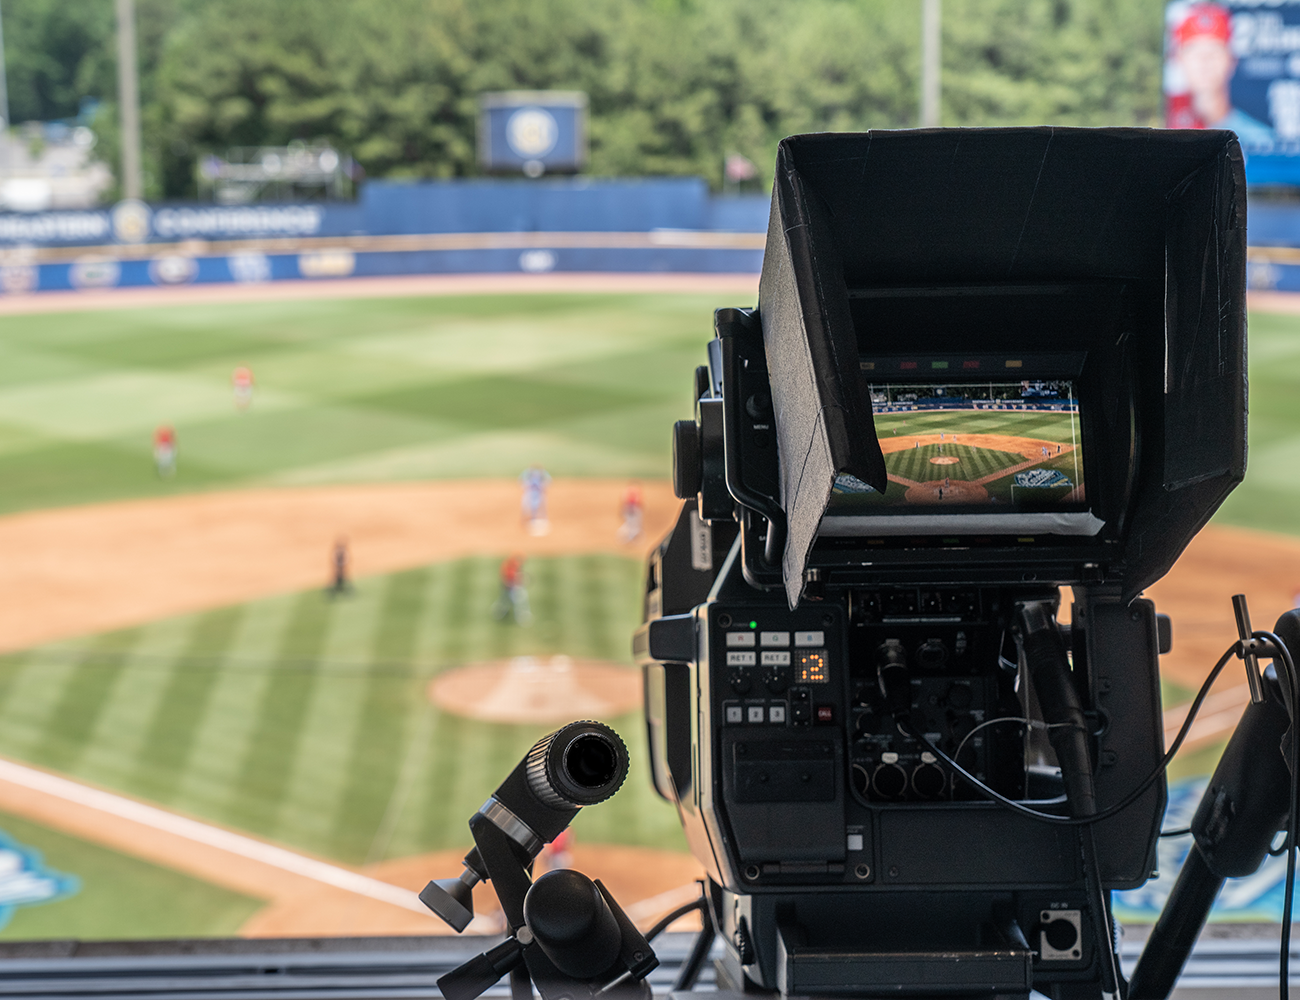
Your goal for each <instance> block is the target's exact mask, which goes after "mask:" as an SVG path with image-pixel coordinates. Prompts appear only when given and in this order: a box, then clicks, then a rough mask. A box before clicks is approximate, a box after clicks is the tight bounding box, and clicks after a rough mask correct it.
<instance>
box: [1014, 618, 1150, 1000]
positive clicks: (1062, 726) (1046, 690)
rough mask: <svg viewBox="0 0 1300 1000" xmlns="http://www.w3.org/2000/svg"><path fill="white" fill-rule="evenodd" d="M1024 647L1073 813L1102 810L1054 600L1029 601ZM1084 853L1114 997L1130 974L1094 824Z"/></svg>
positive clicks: (1084, 830)
mask: <svg viewBox="0 0 1300 1000" xmlns="http://www.w3.org/2000/svg"><path fill="white" fill-rule="evenodd" d="M1016 624H1017V630H1018V632H1019V639H1020V649H1021V653H1022V654H1023V656H1024V660H1025V666H1026V667H1027V668H1028V670H1029V679H1030V682H1031V683H1032V685H1033V688H1034V693H1035V694H1036V695H1037V696H1038V704H1039V706H1040V707H1041V708H1042V710H1043V718H1044V720H1045V721H1046V722H1047V723H1048V724H1049V726H1050V727H1051V728H1049V729H1048V734H1049V735H1048V738H1049V739H1050V740H1051V743H1052V749H1053V750H1055V751H1056V759H1057V762H1058V763H1059V764H1060V765H1061V777H1062V779H1063V780H1064V782H1065V797H1066V801H1067V802H1068V803H1069V806H1070V814H1071V815H1072V816H1074V817H1076V818H1085V817H1088V816H1091V815H1093V814H1094V813H1096V812H1097V788H1096V783H1095V782H1094V780H1093V767H1092V746H1091V739H1092V737H1091V733H1090V731H1089V727H1088V723H1087V717H1086V716H1085V715H1084V713H1083V704H1082V702H1081V701H1080V699H1079V690H1078V688H1076V687H1075V684H1074V677H1073V674H1072V672H1071V670H1070V661H1069V659H1068V657H1067V656H1066V652H1065V641H1064V639H1062V637H1061V630H1060V629H1059V628H1058V627H1057V624H1056V617H1055V614H1054V607H1053V604H1052V602H1050V601H1026V602H1023V603H1022V604H1020V606H1019V611H1018V614H1017V617H1016ZM1078 833H1079V853H1080V860H1081V862H1082V864H1081V867H1082V870H1083V881H1084V889H1085V891H1086V893H1087V896H1088V912H1089V915H1090V920H1091V922H1092V932H1093V937H1094V939H1095V940H1096V942H1097V952H1098V955H1099V956H1100V962H1099V965H1100V967H1101V986H1102V990H1103V991H1104V992H1105V993H1107V994H1109V995H1110V996H1112V997H1122V996H1123V995H1124V992H1123V991H1124V987H1125V985H1126V984H1125V982H1124V976H1123V973H1121V972H1120V968H1119V959H1118V958H1117V957H1116V955H1115V932H1114V929H1113V928H1112V926H1111V923H1110V906H1109V904H1108V902H1107V896H1106V891H1105V889H1104V888H1103V886H1102V884H1101V868H1100V865H1099V863H1098V860H1097V848H1096V844H1095V843H1094V841H1093V835H1092V826H1091V825H1090V824H1089V825H1085V826H1082V827H1079V828H1078Z"/></svg>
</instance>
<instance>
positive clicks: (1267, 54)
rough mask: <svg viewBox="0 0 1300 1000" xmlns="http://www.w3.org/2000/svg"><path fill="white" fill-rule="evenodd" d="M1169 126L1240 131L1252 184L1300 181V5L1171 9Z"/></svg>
mask: <svg viewBox="0 0 1300 1000" xmlns="http://www.w3.org/2000/svg"><path fill="white" fill-rule="evenodd" d="M1164 94H1165V125H1166V126H1167V127H1169V128H1223V129H1231V130H1232V131H1233V132H1236V133H1237V137H1238V139H1240V140H1241V145H1242V148H1243V150H1244V151H1245V153H1246V157H1247V167H1246V169H1247V177H1248V180H1249V181H1250V183H1252V184H1261V183H1264V184H1268V183H1300V0H1215V2H1209V0H1175V2H1173V3H1170V4H1169V5H1168V6H1167V7H1166V8H1165V65H1164Z"/></svg>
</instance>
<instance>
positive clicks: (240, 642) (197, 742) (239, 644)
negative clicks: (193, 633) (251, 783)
mask: <svg viewBox="0 0 1300 1000" xmlns="http://www.w3.org/2000/svg"><path fill="white" fill-rule="evenodd" d="M292 610H293V602H292V600H291V599H289V598H284V597H280V598H273V599H271V600H268V601H259V602H257V603H255V604H250V605H246V606H245V611H244V615H243V617H242V620H241V622H240V627H239V629H238V631H237V633H236V635H235V639H234V641H233V642H232V643H231V644H230V646H229V648H228V652H227V659H226V663H225V664H224V665H223V667H222V669H221V673H220V676H219V677H218V679H217V683H216V685H215V686H214V687H213V689H212V692H211V694H210V696H209V698H208V702H207V707H206V709H205V710H204V712H203V717H202V719H201V721H200V722H199V725H198V727H197V731H196V734H195V739H194V745H193V748H192V750H191V754H190V759H189V760H188V761H187V762H184V764H183V770H182V774H181V779H180V784H179V787H178V789H177V792H176V798H175V800H174V802H173V803H172V804H175V805H177V806H179V807H181V808H182V809H186V810H188V811H190V812H194V813H196V814H198V815H201V816H207V817H209V818H212V819H216V820H218V821H221V822H228V821H230V820H231V819H232V815H233V814H232V813H231V811H230V805H231V803H232V802H237V801H238V800H239V799H240V798H241V797H242V795H243V789H242V786H241V785H240V783H239V778H240V772H241V765H242V763H243V762H244V761H245V759H246V757H247V747H248V744H249V740H250V739H251V737H252V733H253V728H254V725H255V723H256V719H257V707H258V705H260V704H261V701H262V696H263V693H264V692H265V690H266V686H267V683H268V681H269V676H268V673H267V671H266V670H265V669H243V668H242V667H241V664H242V663H243V662H244V661H252V660H254V659H263V660H264V659H265V658H266V657H267V654H268V652H269V651H271V650H274V649H276V648H277V646H278V645H279V642H280V636H281V634H282V633H283V631H284V628H285V623H286V621H287V620H288V618H289V615H290V613H291V612H292Z"/></svg>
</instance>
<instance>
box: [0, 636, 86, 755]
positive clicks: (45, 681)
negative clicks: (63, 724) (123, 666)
mask: <svg viewBox="0 0 1300 1000" xmlns="http://www.w3.org/2000/svg"><path fill="white" fill-rule="evenodd" d="M90 641H91V640H90V639H83V640H80V641H77V642H70V643H64V644H61V645H59V646H53V647H46V648H42V649H36V650H32V651H31V652H28V653H25V654H17V655H15V656H13V657H11V658H8V659H7V661H6V664H7V668H8V671H9V672H10V680H9V682H8V684H7V685H6V688H7V690H6V692H5V699H4V706H3V709H2V710H0V748H3V751H4V753H6V754H8V755H10V756H15V757H25V758H27V759H29V760H30V759H34V758H33V755H32V746H33V745H35V744H37V743H39V742H40V740H41V739H42V737H43V736H44V735H45V733H46V732H47V731H48V729H49V728H50V726H51V725H56V724H57V720H55V719H53V718H52V717H53V714H54V710H55V708H56V706H57V705H58V703H59V699H60V698H61V697H62V695H63V689H64V687H65V686H66V685H67V684H68V682H69V680H70V678H71V677H72V676H73V674H74V673H75V671H76V664H77V659H78V657H79V656H80V655H81V653H82V652H84V650H85V647H86V646H87V645H89V643H90Z"/></svg>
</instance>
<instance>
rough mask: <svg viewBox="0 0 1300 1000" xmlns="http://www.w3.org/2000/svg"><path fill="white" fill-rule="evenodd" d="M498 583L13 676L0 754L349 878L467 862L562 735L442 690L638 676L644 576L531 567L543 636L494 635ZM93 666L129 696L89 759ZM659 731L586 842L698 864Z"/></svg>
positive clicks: (114, 652)
mask: <svg viewBox="0 0 1300 1000" xmlns="http://www.w3.org/2000/svg"><path fill="white" fill-rule="evenodd" d="M499 566H500V560H499V558H497V557H483V558H477V559H466V560H460V561H458V562H454V563H448V564H441V565H435V566H431V567H427V568H424V569H418V570H414V571H408V572H405V573H399V574H394V575H392V576H389V577H376V578H373V579H368V580H362V581H360V583H359V584H358V586H357V590H356V593H355V594H353V595H352V596H349V597H347V598H342V599H338V600H329V599H327V598H326V597H325V596H324V595H323V594H322V593H321V592H320V591H309V592H304V593H300V594H292V595H285V596H281V597H275V598H270V599H266V600H261V601H256V602H252V603H250V604H247V605H243V606H241V607H238V608H229V609H223V610H220V611H217V612H209V613H207V614H204V615H191V616H182V617H178V618H176V619H171V620H167V621H163V622H158V623H155V624H154V625H151V626H148V627H146V628H143V629H140V630H136V631H135V632H121V633H114V634H112V635H107V636H100V637H96V638H94V639H92V640H89V641H85V642H80V643H65V644H61V645H60V646H58V647H51V648H44V649H37V650H33V651H30V652H28V653H26V654H24V655H23V656H21V657H8V658H5V659H3V660H0V682H2V683H0V690H2V689H3V687H4V683H7V684H8V697H7V698H6V699H5V700H4V703H3V705H0V713H3V717H4V718H8V719H12V720H14V721H15V723H16V724H15V725H13V726H10V727H0V752H3V753H8V754H12V755H14V756H18V757H24V756H25V757H26V758H27V759H29V760H34V761H36V762H37V763H45V764H46V766H50V764H49V762H48V755H49V752H50V747H54V748H55V753H56V754H58V755H59V757H58V759H59V760H61V761H66V762H67V763H66V765H64V766H65V768H66V770H67V771H68V772H69V773H70V774H72V775H74V776H76V777H79V778H83V779H87V778H89V779H91V780H95V781H97V782H100V783H102V784H104V785H106V786H108V787H113V788H117V789H120V790H121V791H123V792H125V793H127V794H129V795H134V796H140V797H143V798H148V799H153V800H155V801H159V802H161V803H162V804H163V805H165V806H168V807H172V808H177V809H180V810H182V811H185V812H190V813H193V814H195V815H198V816H201V817H205V818H207V819H209V820H212V821H215V822H218V823H221V824H226V825H231V826H235V827H240V828H243V829H246V830H248V831H250V832H252V833H254V834H257V835H260V836H266V837H270V838H273V839H276V840H278V841H281V842H284V843H287V844H289V845H291V846H295V847H298V848H299V849H305V850H309V851H312V852H315V853H320V854H322V855H325V856H330V857H335V858H338V859H339V860H341V861H344V862H348V863H356V864H359V863H362V862H365V861H367V860H371V861H373V860H380V859H383V858H388V857H395V856H402V855H409V854H414V853H419V852H423V851H430V850H437V849H441V848H448V847H463V846H465V845H466V844H467V843H468V840H469V837H468V828H467V826H466V824H467V821H468V819H469V817H470V816H471V815H472V814H473V812H474V811H475V810H476V809H477V808H478V807H479V806H480V805H481V804H482V803H483V801H484V799H485V798H486V797H487V796H488V795H489V794H491V792H492V790H493V789H494V788H496V786H497V785H498V784H499V783H500V782H501V780H502V779H503V778H504V777H505V776H506V774H507V773H509V771H510V769H511V768H513V767H514V766H515V764H517V763H518V761H519V759H520V758H521V757H522V755H523V753H524V752H525V751H526V750H527V749H528V747H529V746H530V745H531V744H532V743H533V742H535V741H536V740H537V739H538V738H539V737H541V736H542V735H544V734H545V733H546V732H548V731H550V730H552V729H554V728H555V727H556V724H557V723H546V722H538V723H536V724H530V725H502V724H493V723H488V722H482V721H477V720H472V719H463V718H458V717H456V716H452V715H449V714H447V713H444V712H442V711H441V710H439V709H437V708H435V707H434V706H432V705H430V704H429V701H428V693H427V686H428V681H429V680H430V679H431V678H432V677H434V676H435V675H436V674H437V673H438V672H439V671H440V670H444V669H448V668H452V667H455V666H458V665H461V664H464V663H470V662H477V661H482V660H492V659H499V658H501V657H505V656H512V655H535V656H539V657H549V656H553V655H556V654H560V653H565V654H568V655H571V656H574V657H576V658H584V659H588V658H589V659H597V660H607V661H615V662H623V663H628V660H629V649H628V641H629V640H628V637H629V635H630V634H631V631H632V628H633V627H634V625H635V623H636V619H637V617H638V612H637V608H638V605H639V600H640V589H639V588H640V585H641V575H642V570H641V566H640V564H639V562H637V561H634V560H631V559H623V558H619V557H617V556H611V555H593V556H578V557H563V558H556V559H543V558H538V559H535V560H530V562H529V563H528V564H527V567H526V568H527V571H528V573H529V587H530V590H531V592H532V597H533V604H534V609H535V611H536V614H537V619H536V621H535V623H534V625H533V626H532V627H522V626H520V625H518V624H515V623H514V622H513V621H509V620H506V621H498V620H495V619H494V618H493V615H492V604H493V602H494V601H495V600H496V598H497V596H498V594H499V581H498V570H499ZM92 661H93V662H95V663H98V664H101V666H100V667H99V668H98V669H101V670H106V671H109V673H110V674H111V675H116V677H117V680H116V681H115V682H113V683H111V684H110V685H109V686H107V687H106V686H105V681H104V679H103V678H102V677H101V679H100V681H99V685H100V689H101V690H102V691H104V700H105V703H106V707H105V708H104V709H102V710H100V711H98V712H96V713H94V714H95V716H96V717H95V719H94V720H92V723H91V725H90V727H89V728H88V729H87V730H85V732H84V733H83V734H81V735H83V736H84V740H83V742H84V744H85V746H84V748H83V750H82V751H81V752H80V753H74V752H71V750H70V748H69V747H68V746H67V745H66V744H67V742H68V739H69V738H70V737H72V736H76V735H78V734H77V733H74V732H72V731H70V730H64V728H63V727H64V726H65V725H74V724H77V722H78V720H80V721H81V722H85V721H86V720H87V718H88V713H87V712H86V710H85V708H83V707H79V709H78V712H73V713H71V714H70V715H69V716H68V717H67V718H64V717H63V716H60V715H59V714H58V712H59V711H60V710H61V709H62V708H66V707H67V706H69V705H71V704H74V703H75V699H73V698H72V697H71V695H70V694H69V687H70V686H71V685H73V683H74V681H75V682H84V680H85V677H84V676H82V675H84V674H86V673H87V672H88V671H89V670H90V669H91V668H90V664H91V662H92ZM105 663H107V666H104V664H105ZM627 669H628V670H629V671H630V672H635V668H634V667H632V666H631V665H630V664H629V665H628V666H627ZM205 678H206V679H205ZM92 679H93V678H92ZM110 688H111V689H110ZM133 699H134V701H135V702H136V704H135V705H134V706H132V705H131V704H129V702H130V701H131V700H133ZM133 713H134V715H133ZM24 719H26V720H39V723H40V728H39V729H36V728H35V727H33V726H32V725H31V723H30V722H28V723H26V724H23V721H22V720H24ZM133 719H134V721H132V720H133ZM70 720H71V721H70ZM605 721H610V720H605ZM128 725H130V726H132V727H133V728H134V729H135V732H134V733H127V732H126V731H125V728H126V727H127V726H128ZM641 726H642V723H641V720H640V716H639V715H636V714H633V715H629V716H626V717H625V718H623V719H620V720H617V723H616V727H617V728H618V729H619V730H620V732H622V733H623V734H624V737H625V739H627V741H628V744H629V747H633V748H634V749H633V769H632V774H631V775H630V776H629V778H628V782H627V785H626V787H625V788H624V789H623V790H622V791H621V792H620V793H619V794H618V796H617V797H616V798H615V799H614V800H613V801H611V802H609V803H605V804H602V805H601V806H600V807H598V810H599V812H600V813H601V814H602V815H603V816H604V817H605V818H603V819H601V820H599V823H598V825H597V826H595V827H592V828H591V830H589V831H588V832H587V833H586V834H584V835H583V836H584V837H586V838H587V839H591V838H592V837H593V836H597V833H593V832H592V831H598V836H599V838H600V839H610V840H612V841H614V842H621V843H645V844H651V845H656V844H657V845H659V846H663V845H664V844H666V843H671V844H673V845H674V846H680V838H679V837H678V839H677V840H672V839H671V838H672V837H674V836H677V835H676V834H674V833H673V831H674V830H675V828H676V820H675V819H674V817H673V812H672V810H671V809H670V808H668V807H667V806H666V805H665V804H663V803H661V802H659V801H658V800H657V798H656V797H655V796H654V793H653V791H652V790H651V788H650V784H649V777H648V767H647V763H646V761H645V759H644V754H643V752H640V751H637V750H636V749H635V747H637V746H640V743H641V741H642V737H641V735H640V729H641ZM33 736H36V737H37V738H36V739H33V738H32V737H33ZM33 748H35V750H38V751H40V752H41V753H42V754H45V755H46V756H45V757H38V756H37V755H36V753H35V751H34V749H33ZM146 758H147V760H146ZM664 838H669V839H668V840H665V839H664Z"/></svg>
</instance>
